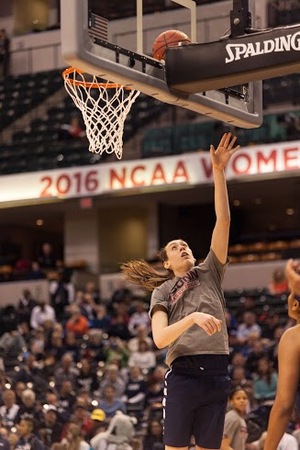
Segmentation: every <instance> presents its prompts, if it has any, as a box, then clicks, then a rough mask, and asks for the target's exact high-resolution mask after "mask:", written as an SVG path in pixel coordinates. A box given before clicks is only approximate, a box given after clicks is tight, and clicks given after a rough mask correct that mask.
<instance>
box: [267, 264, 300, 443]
mask: <svg viewBox="0 0 300 450" xmlns="http://www.w3.org/2000/svg"><path fill="white" fill-rule="evenodd" d="M286 277H287V280H288V283H289V288H290V290H291V294H290V295H289V298H288V314H289V316H290V317H291V318H292V319H295V320H296V325H295V326H293V327H291V328H289V329H287V330H286V331H285V332H284V333H283V335H282V337H281V339H280V342H279V349H278V385H277V392H276V398H275V402H274V405H273V407H272V410H271V414H270V419H269V425H268V430H267V437H266V442H265V447H264V449H265V450H277V448H278V444H279V442H280V440H281V438H282V436H283V434H284V432H285V429H286V427H287V425H288V422H289V420H290V417H291V414H292V411H293V408H294V405H295V406H296V408H297V412H298V414H300V263H298V262H296V261H293V260H289V261H288V262H287V264H286ZM295 403H296V404H295Z"/></svg>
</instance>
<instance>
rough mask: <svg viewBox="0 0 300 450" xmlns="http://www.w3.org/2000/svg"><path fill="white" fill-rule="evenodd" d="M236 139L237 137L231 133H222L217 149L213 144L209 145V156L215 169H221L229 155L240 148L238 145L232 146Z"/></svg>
mask: <svg viewBox="0 0 300 450" xmlns="http://www.w3.org/2000/svg"><path fill="white" fill-rule="evenodd" d="M236 140H237V137H236V136H232V134H231V133H224V134H223V136H222V138H221V140H220V142H219V145H218V147H217V149H215V147H214V146H213V145H211V146H210V157H211V161H212V165H213V167H214V168H215V169H219V170H223V169H224V168H225V167H226V165H227V163H228V161H229V160H230V158H231V156H232V155H233V154H234V153H235V152H236V151H237V150H238V149H239V148H240V145H236V146H234V144H235V142H236Z"/></svg>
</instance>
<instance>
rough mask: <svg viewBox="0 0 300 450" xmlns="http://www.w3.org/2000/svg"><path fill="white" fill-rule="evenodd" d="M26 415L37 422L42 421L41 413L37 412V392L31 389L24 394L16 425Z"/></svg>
mask: <svg viewBox="0 0 300 450" xmlns="http://www.w3.org/2000/svg"><path fill="white" fill-rule="evenodd" d="M24 414H27V415H30V416H32V417H33V418H34V419H35V420H36V421H38V420H39V419H40V413H39V412H38V411H37V410H36V395H35V392H34V391H33V390H32V389H29V388H27V389H25V390H24V391H23V392H22V403H21V405H20V408H19V411H18V414H17V417H16V423H19V422H20V420H21V418H22V417H23V415H24Z"/></svg>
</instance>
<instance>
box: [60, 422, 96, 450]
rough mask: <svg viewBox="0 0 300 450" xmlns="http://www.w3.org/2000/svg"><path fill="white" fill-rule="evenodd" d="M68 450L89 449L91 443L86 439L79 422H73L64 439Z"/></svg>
mask: <svg viewBox="0 0 300 450" xmlns="http://www.w3.org/2000/svg"><path fill="white" fill-rule="evenodd" d="M63 443H64V445H65V449H66V450H74V449H76V450H89V449H90V445H89V444H88V443H87V442H86V440H85V439H84V434H83V432H82V429H81V427H80V426H79V425H78V424H75V423H71V424H70V426H69V428H68V432H67V434H66V437H65V438H64V439H63Z"/></svg>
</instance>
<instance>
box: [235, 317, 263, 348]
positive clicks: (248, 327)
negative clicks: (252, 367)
mask: <svg viewBox="0 0 300 450" xmlns="http://www.w3.org/2000/svg"><path fill="white" fill-rule="evenodd" d="M253 334H256V335H257V336H260V335H261V327H260V326H259V325H258V323H257V322H256V315H255V314H254V313H253V312H252V311H246V312H244V314H243V321H242V323H240V325H239V326H238V329H237V333H236V337H237V341H238V344H239V345H245V344H246V342H247V339H248V337H249V336H250V335H253Z"/></svg>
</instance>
